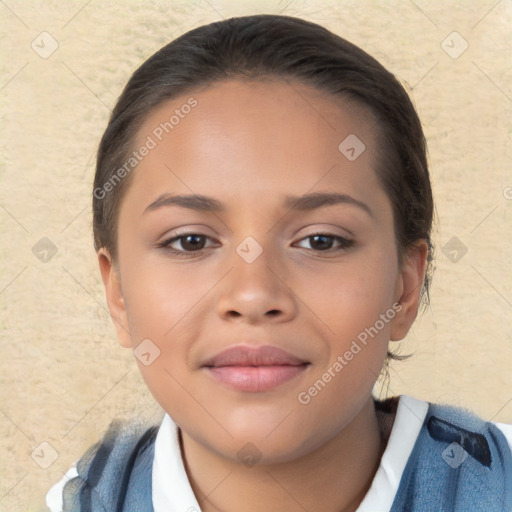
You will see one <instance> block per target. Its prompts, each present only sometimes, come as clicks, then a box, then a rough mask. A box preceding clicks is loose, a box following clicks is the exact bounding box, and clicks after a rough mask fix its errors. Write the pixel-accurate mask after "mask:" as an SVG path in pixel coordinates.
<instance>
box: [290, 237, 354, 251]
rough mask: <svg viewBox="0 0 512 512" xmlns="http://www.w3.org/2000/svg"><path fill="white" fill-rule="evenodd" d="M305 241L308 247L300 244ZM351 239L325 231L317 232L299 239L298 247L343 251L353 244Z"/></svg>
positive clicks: (313, 249)
mask: <svg viewBox="0 0 512 512" xmlns="http://www.w3.org/2000/svg"><path fill="white" fill-rule="evenodd" d="M304 242H306V243H307V244H308V245H309V247H305V246H304V245H302V244H303V243H304ZM353 243H354V242H353V241H352V240H348V239H346V238H343V237H341V236H338V235H329V234H326V233H319V234H317V235H310V236H307V237H305V238H303V239H302V240H300V241H299V244H298V245H299V247H302V248H304V249H310V250H312V251H318V252H328V251H343V250H344V249H348V248H349V247H351V246H352V245H353Z"/></svg>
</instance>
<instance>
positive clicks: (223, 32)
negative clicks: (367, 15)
mask: <svg viewBox="0 0 512 512" xmlns="http://www.w3.org/2000/svg"><path fill="white" fill-rule="evenodd" d="M232 78H247V79H262V78H278V79H279V78H281V79H286V80H288V79H290V80H296V81H299V82H301V83H304V84H307V85H310V86H313V87H315V88H316V89H317V90H320V91H324V92H326V93H329V94H332V95H334V96H337V97H341V98H344V99H346V100H347V99H348V100H351V101H354V102H355V103H357V104H358V105H360V106H362V107H363V108H366V109H368V110H369V111H370V112H371V113H372V115H373V117H374V118H375V119H376V120H377V123H378V130H377V131H378V135H379V136H378V139H379V141H380V144H379V147H380V152H379V153H380V154H379V155H378V156H379V166H378V169H377V173H378V176H379V179H380V181H381V183H382V186H383V188H384V190H385V191H386V193H387V195H388V196H389V198H390V201H391V203H392V207H393V214H394V223H395V234H396V235H395V236H396V243H397V247H398V253H399V255H400V257H401V256H402V254H403V252H404V250H405V249H406V248H408V247H410V246H412V245H413V244H414V243H415V242H417V241H418V240H420V239H424V240H426V241H427V243H428V245H429V265H428V269H427V275H426V279H425V284H424V288H423V294H422V298H423V300H424V301H425V302H427V303H428V290H429V283H430V275H431V271H432V265H431V260H432V249H433V247H432V244H431V240H430V233H431V227H432V217H433V198H432V191H431V186H430V179H429V173H428V166H427V158H426V144H425V137H424V134H423V130H422V128H421V123H420V121H419V118H418V115H417V113H416V111H415V109H414V107H413V105H412V103H411V101H410V99H409V96H408V95H407V93H406V91H405V90H404V88H403V87H402V86H401V85H400V83H399V82H398V81H397V79H396V78H395V77H394V76H393V75H392V74H391V73H390V72H389V71H387V70H386V69H385V68H384V67H383V66H382V65H381V64H379V63H378V62H377V61H376V60H375V59H374V58H373V57H371V56H370V55H368V54H367V53H365V52H364V51H363V50H361V49H360V48H359V47H357V46H355V45H353V44H352V43H350V42H348V41H346V40H344V39H342V38H341V37H339V36H337V35H335V34H333V33H332V32H330V31H328V30H327V29H325V28H323V27H321V26H319V25H316V24H314V23H310V22H307V21H304V20H301V19H297V18H292V17H288V16H276V15H257V16H246V17H239V18H231V19H228V20H225V21H221V22H217V23H212V24H209V25H204V26H201V27H199V28H196V29H194V30H191V31H189V32H187V33H186V34H184V35H182V36H181V37H179V38H178V39H176V40H174V41H172V42H171V43H169V44H167V45H166V46H164V47H163V48H162V49H160V50H159V51H158V52H156V53H155V54H154V55H153V56H152V57H150V58H149V59H148V60H147V61H146V62H144V63H143V64H142V65H141V66H140V67H139V68H138V69H137V70H136V71H135V73H134V74H133V76H132V77H131V78H130V80H129V81H128V83H127V85H126V87H125V88H124V90H123V92H122V94H121V96H120V97H119V99H118V101H117V104H116V106H115V108H114V110H113V112H112V115H111V117H110V120H109V123H108V126H107V128H106V130H105V133H104V135H103V138H102V140H101V143H100V146H99V150H98V156H97V167H96V176H95V179H94V194H93V196H94V198H93V214H94V219H93V228H94V243H95V247H96V249H97V250H98V249H99V248H102V247H104V248H106V249H107V250H108V251H109V252H110V254H111V256H112V257H113V258H114V260H115V259H116V257H117V244H116V240H117V217H118V211H119V205H120V202H121V200H122V198H123V195H124V191H125V190H126V188H127V186H128V185H129V182H130V176H131V173H126V172H125V173H120V172H119V171H120V169H122V167H123V165H124V166H125V168H126V161H127V159H129V155H130V151H133V148H132V145H133V140H134V137H135V135H136V133H137V130H138V129H139V127H140V126H141V124H142V122H143V121H144V120H145V118H146V117H147V116H148V114H149V113H150V111H152V109H154V108H155V107H157V106H158V105H159V104H161V103H162V102H164V101H167V100H169V99H171V98H174V97H176V96H179V95H182V94H184V93H186V92H187V91H191V90H192V89H196V88H198V87H206V86H208V85H209V84H212V83H215V82H219V81H223V80H227V79H232ZM116 173H117V174H116ZM121 174H122V176H123V178H122V179H121V178H120V175H121ZM125 175H126V176H125ZM109 183H110V186H108V187H107V186H106V184H109Z"/></svg>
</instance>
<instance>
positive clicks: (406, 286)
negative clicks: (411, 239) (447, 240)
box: [390, 240, 428, 341]
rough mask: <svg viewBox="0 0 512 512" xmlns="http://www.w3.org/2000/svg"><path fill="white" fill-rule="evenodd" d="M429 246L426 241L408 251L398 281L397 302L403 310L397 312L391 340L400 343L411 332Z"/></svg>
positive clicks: (392, 325) (416, 311)
mask: <svg viewBox="0 0 512 512" xmlns="http://www.w3.org/2000/svg"><path fill="white" fill-rule="evenodd" d="M427 258H428V244H427V242H426V240H418V242H417V243H416V244H415V245H414V246H412V247H410V248H409V249H408V250H407V253H406V254H405V255H404V261H403V264H402V268H401V269H400V274H399V276H398V280H397V287H396V295H395V297H396V302H398V303H399V304H400V306H401V307H402V309H400V311H398V312H397V314H396V316H395V318H394V319H393V321H392V324H391V332H390V340H391V341H400V340H402V339H403V338H405V336H406V334H407V333H408V332H409V329H410V328H411V326H412V324H413V322H414V320H415V319H416V316H417V315H418V308H419V303H420V297H421V291H422V289H423V283H424V281H425V271H426V269H427Z"/></svg>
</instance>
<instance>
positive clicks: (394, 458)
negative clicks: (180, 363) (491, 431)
mask: <svg viewBox="0 0 512 512" xmlns="http://www.w3.org/2000/svg"><path fill="white" fill-rule="evenodd" d="M427 410H428V403H427V402H424V401H422V400H417V399H415V398H412V397H410V396H407V395H401V396H400V400H399V402H398V408H397V411H396V417H395V421H394V423H393V428H392V430H391V434H390V437H389V440H388V443H387V446H386V449H385V451H384V453H383V455H382V458H381V461H380V465H379V468H378V470H377V473H376V474H375V477H374V479H373V482H372V485H371V487H370V489H369V491H368V493H367V494H366V496H365V498H364V499H363V501H362V502H361V504H360V505H359V507H358V509H357V512H375V511H376V510H379V511H382V512H389V510H390V509H391V505H392V504H393V501H394V499H395V495H396V493H397V491H398V486H399V485H400V480H401V478H402V474H403V471H404V469H405V465H406V464H407V460H408V459H409V455H410V454H411V452H412V449H413V447H414V444H415V442H416V439H417V437H418V434H419V432H420V429H421V427H422V425H423V422H424V420H425V416H426V414H427ZM495 425H496V427H498V428H499V429H500V430H501V431H502V432H503V434H504V435H505V437H506V439H507V441H508V444H509V446H510V449H511V450H512V425H505V424H502V423H495ZM75 476H77V471H76V467H75V466H73V467H71V469H70V470H69V471H68V472H67V473H66V475H65V476H64V478H63V479H62V480H61V481H60V482H58V483H57V484H55V485H54V486H53V487H52V488H51V489H50V491H49V492H48V494H47V496H46V504H47V506H48V508H49V509H50V510H51V512H62V489H63V487H64V485H65V483H66V482H67V481H68V480H69V479H70V478H74V477H75ZM169 482H173V485H172V487H171V486H169ZM152 486H153V508H154V510H155V512H169V510H172V511H173V512H201V508H200V507H199V504H198V503H197V500H196V497H195V496H194V493H193V491H192V487H191V485H190V482H189V480H188V477H187V473H186V471H185V466H184V465H183V459H182V457H181V451H180V445H179V440H178V428H177V426H176V424H175V423H174V422H173V421H172V419H171V418H170V416H169V415H167V414H166V415H165V417H164V419H163V421H162V424H161V425H160V428H159V430H158V433H157V436H156V440H155V457H154V459H153V473H152Z"/></svg>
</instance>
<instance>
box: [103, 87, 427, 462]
mask: <svg viewBox="0 0 512 512" xmlns="http://www.w3.org/2000/svg"><path fill="white" fill-rule="evenodd" d="M191 98H193V100H192V99H191ZM186 104H188V105H189V106H191V107H190V108H188V107H187V108H185V107H184V105H186ZM172 115H175V118H174V119H172V120H171V123H172V125H171V124H169V120H170V118H171V116H172ZM166 122H167V123H168V125H165V123H166ZM163 126H166V127H167V130H168V133H166V131H165V129H164V128H162V127H163ZM169 126H172V128H169ZM374 126H375V123H374V121H373V120H372V118H371V117H370V115H369V114H368V113H367V112H365V111H364V110H362V109H358V108H356V107H355V106H354V105H351V104H349V103H348V102H343V101H341V100H339V99H334V98H332V97H328V96H326V94H323V93H319V92H317V91H316V90H314V89H311V88H309V87H307V86H304V85H299V84H293V85H292V84H289V83H286V82H280V81H273V82H250V83H249V82H241V81H230V82H225V83H220V84H217V85H214V86H211V87H210V88H208V89H206V90H201V91H197V92H194V93H193V94H190V95H185V96H183V97H180V98H176V99H173V100H172V101H169V102H167V103H165V104H163V105H161V106H160V107H158V108H157V109H156V110H155V111H153V112H152V113H151V114H150V115H149V116H148V117H147V119H146V120H145V122H144V124H143V126H142V127H141V129H140V130H139V133H138V136H137V139H136V141H135V144H134V148H135V149H137V148H140V147H142V146H143V145H146V146H147V147H150V146H152V147H151V148H150V149H149V150H148V151H147V152H145V151H139V154H141V153H143V152H144V153H147V154H146V155H145V156H144V157H142V158H141V159H140V162H139V163H138V165H137V167H136V169H135V170H134V171H133V173H134V175H133V176H132V181H131V183H130V186H129V188H128V190H127V192H126V195H125V197H124V198H123V200H122V203H121V207H120V211H119V223H118V261H117V262H115V264H112V262H111V261H110V258H109V255H108V253H107V252H106V251H104V250H102V251H100V266H101V270H102V275H103V279H104V281H105V285H106V289H107V298H108V302H109V306H110V309H111V312H112V316H113V317H114V319H115V320H116V326H117V328H118V333H119V338H120V341H121V343H122V344H123V345H124V346H126V347H130V348H133V349H136V354H137V353H138V354H139V355H142V356H141V357H140V360H139V359H138V360H137V362H138V365H139V367H140V371H141V372H142V375H143V377H144V379H145V381H146V383H147V385H148V387H149V389H150V390H151V392H152V394H153V395H154V397H155V398H156V400H157V401H158V402H159V403H160V404H161V406H162V407H163V409H164V410H165V411H166V412H168V413H169V414H170V416H171V417H172V418H173V419H174V421H175V422H176V423H177V424H178V425H179V426H180V427H181V429H182V431H183V432H184V434H186V435H187V436H188V437H189V438H190V439H193V440H194V442H196V443H198V444H200V445H201V446H203V447H205V448H207V449H209V450H210V451H211V452H214V453H217V454H220V455H223V456H225V457H227V458H230V459H232V460H236V458H237V453H238V452H239V450H240V449H241V447H242V446H244V444H245V443H248V442H250V443H252V444H253V445H254V446H256V447H257V449H258V451H259V452H261V454H262V457H263V460H264V461H267V462H276V461H285V460H292V459H294V458H298V457H300V456H303V455H305V454H307V453H308V452H310V451H312V450H314V449H315V448H317V447H319V446H321V445H322V444H325V443H326V442H327V441H329V440H330V439H332V438H334V436H336V435H337V434H338V433H340V432H341V431H343V429H344V428H345V427H346V426H347V425H348V424H349V423H350V422H351V421H352V420H353V419H354V418H355V417H356V416H357V414H358V412H359V411H360V410H361V408H362V407H363V405H364V404H366V403H368V400H369V398H370V396H371V390H372V387H373V385H374V383H375V380H376V378H377V376H378V374H379V372H380V370H381V367H382V364H383V361H384V359H385V355H386V351H387V348H388V342H389V340H390V339H401V338H402V337H403V336H404V335H405V334H406V332H407V330H408V329H409V327H410V325H411V323H412V321H413V320H414V316H415V314H416V310H417V300H418V296H419V290H420V288H421V281H422V277H423V275H422V272H423V267H422V264H421V258H417V259H416V260H415V259H414V256H411V257H410V258H409V259H406V262H405V263H404V265H403V267H399V264H398V254H397V249H396V245H395V233H394V228H393V215H392V206H391V203H390V201H389V198H388V197H387V195H386V194H385V192H384V190H383V189H382V187H381V185H380V183H379V180H378V178H377V174H376V166H377V150H376V140H375V134H374V133H373V132H372V127H374ZM354 136H355V137H357V139H355V138H354ZM347 137H349V139H347ZM150 139H151V140H152V141H153V143H154V144H153V143H151V142H149V141H150ZM345 139H347V142H346V143H345V145H343V144H342V145H341V149H340V148H339V146H340V143H342V142H343V141H345ZM362 144H364V149H363V145H362ZM153 146H154V147H153ZM351 148H353V150H352V149H351ZM362 149H363V150H362ZM361 150H362V152H361ZM359 153H360V154H359ZM354 157H356V158H354ZM137 347H138V348H137Z"/></svg>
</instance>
